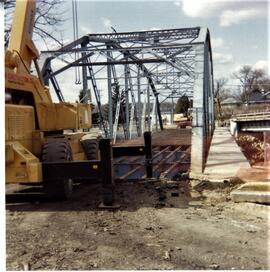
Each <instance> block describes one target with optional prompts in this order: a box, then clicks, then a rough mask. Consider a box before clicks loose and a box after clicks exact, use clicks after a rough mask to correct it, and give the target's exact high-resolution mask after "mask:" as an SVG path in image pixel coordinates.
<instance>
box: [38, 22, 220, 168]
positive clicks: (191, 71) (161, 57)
mask: <svg viewBox="0 0 270 272" xmlns="http://www.w3.org/2000/svg"><path fill="white" fill-rule="evenodd" d="M43 53H45V54H50V56H49V57H48V58H47V59H46V61H45V63H44V66H43V68H42V74H43V78H44V82H45V84H49V81H50V82H51V83H52V85H53V87H54V89H55V91H56V94H57V97H58V99H59V100H60V101H64V96H63V94H62V92H61V90H60V88H59V86H58V84H57V81H56V76H57V75H58V74H60V73H62V72H63V71H65V70H66V69H68V68H71V67H81V69H82V86H83V102H86V103H87V102H92V101H91V93H90V88H91V90H92V92H93V93H94V95H95V102H96V105H97V108H98V112H99V120H100V126H101V128H102V129H103V130H104V134H105V135H106V136H107V137H109V138H115V137H116V131H117V129H118V121H119V117H120V115H121V114H122V120H124V132H125V137H126V138H130V137H131V136H132V131H134V128H136V134H137V135H138V136H141V135H142V133H143V132H144V131H145V130H151V129H152V126H153V120H154V119H156V120H157V121H158V122H156V123H158V125H159V128H160V129H163V123H162V116H161V110H160V104H161V103H163V102H164V101H167V100H168V99H174V98H179V97H181V96H183V95H186V96H188V97H189V98H190V99H192V100H193V108H192V117H193V119H192V148H191V171H193V172H195V173H202V172H203V168H204V165H205V161H206V157H207V152H208V149H209V145H210V141H211V137H212V135H213V131H214V126H215V123H214V121H215V117H214V96H213V64H212V52H211V43H210V33H209V30H208V29H206V28H201V27H194V28H182V29H166V30H152V31H139V32H122V33H117V32H116V31H114V32H113V33H101V34H89V35H85V36H83V37H81V38H80V39H78V40H76V41H74V42H72V43H70V44H68V45H66V46H63V47H61V48H60V49H58V50H54V51H46V52H43ZM74 54H75V55H76V58H75V60H72V61H70V60H69V61H67V59H68V58H70V56H71V55H74ZM59 58H61V59H62V60H63V61H64V63H65V64H64V65H63V67H61V68H60V69H58V70H56V71H53V70H52V63H53V61H54V60H55V59H59ZM77 69H78V68H77ZM105 81H106V85H107V86H106V87H107V96H108V122H105V118H104V116H103V115H104V113H103V112H102V103H101V92H100V90H101V89H102V87H100V85H102V86H103V89H104V82H105ZM116 90H117V91H118V96H117V101H116V102H115V101H113V95H112V94H113V91H116ZM113 103H116V109H115V112H113ZM123 103H124V105H122V104H123ZM150 104H151V106H150ZM121 105H122V106H121ZM120 109H122V112H121V111H120ZM146 116H147V117H148V118H147V122H146V123H145V120H146ZM151 120H152V122H151Z"/></svg>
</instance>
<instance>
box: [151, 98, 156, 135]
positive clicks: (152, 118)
mask: <svg viewBox="0 0 270 272" xmlns="http://www.w3.org/2000/svg"><path fill="white" fill-rule="evenodd" d="M156 103H157V100H156V98H155V100H154V103H153V107H152V114H151V131H153V125H154V119H155V112H156Z"/></svg>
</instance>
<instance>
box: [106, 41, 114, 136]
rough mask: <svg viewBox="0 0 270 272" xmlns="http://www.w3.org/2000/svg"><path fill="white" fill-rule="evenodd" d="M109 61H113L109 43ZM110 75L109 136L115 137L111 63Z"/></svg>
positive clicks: (108, 71)
mask: <svg viewBox="0 0 270 272" xmlns="http://www.w3.org/2000/svg"><path fill="white" fill-rule="evenodd" d="M107 50H108V51H107V61H111V58H110V57H111V56H110V51H109V50H110V46H108V45H107ZM107 77H108V79H107V80H108V104H109V137H110V138H112V137H113V105H112V70H111V65H107Z"/></svg>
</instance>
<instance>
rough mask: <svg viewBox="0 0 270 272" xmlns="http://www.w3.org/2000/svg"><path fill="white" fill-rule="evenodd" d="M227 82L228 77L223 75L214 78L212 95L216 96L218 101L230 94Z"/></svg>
mask: <svg viewBox="0 0 270 272" xmlns="http://www.w3.org/2000/svg"><path fill="white" fill-rule="evenodd" d="M227 83H228V79H227V78H224V77H223V78H219V79H217V80H215V90H214V97H215V98H217V97H218V98H219V100H220V101H223V100H225V99H227V98H228V97H230V96H231V91H230V90H229V89H228V88H226V84H227Z"/></svg>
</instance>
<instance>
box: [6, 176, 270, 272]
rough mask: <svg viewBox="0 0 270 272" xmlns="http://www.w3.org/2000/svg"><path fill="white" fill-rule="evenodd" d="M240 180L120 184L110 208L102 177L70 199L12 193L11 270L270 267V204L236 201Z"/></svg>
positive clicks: (9, 199)
mask: <svg viewBox="0 0 270 272" xmlns="http://www.w3.org/2000/svg"><path fill="white" fill-rule="evenodd" d="M237 186H239V185H235V184H234V185H232V184H225V185H222V186H221V185H219V186H213V185H211V184H210V183H208V182H205V181H204V182H199V181H187V180H180V181H177V182H165V181H163V182H160V181H154V180H153V181H147V182H137V183H134V182H126V183H118V184H117V185H116V202H117V203H118V204H120V206H121V207H120V208H119V209H116V210H112V211H109V210H101V209H99V208H98V204H99V203H100V202H101V200H102V195H101V188H100V186H99V185H98V184H92V185H80V186H78V187H77V189H76V191H75V193H74V196H73V197H72V199H71V200H69V201H65V202H54V203H53V202H48V201H46V200H44V199H43V198H42V197H41V196H40V195H35V194H33V193H31V194H30V195H21V196H14V195H13V196H12V195H9V196H8V197H7V205H6V223H7V232H6V239H7V240H6V243H7V244H6V246H7V256H6V262H7V270H23V269H31V270H102V269H164V270H167V269H269V268H270V265H269V260H268V247H269V242H268V230H269V227H268V212H269V206H265V205H259V204H251V203H233V202H232V201H231V200H230V197H229V193H230V191H231V190H232V189H233V188H235V187H237ZM37 189H38V188H37ZM28 194H29V192H28Z"/></svg>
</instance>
